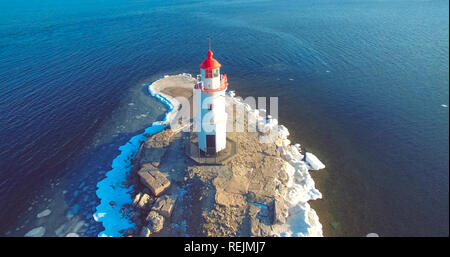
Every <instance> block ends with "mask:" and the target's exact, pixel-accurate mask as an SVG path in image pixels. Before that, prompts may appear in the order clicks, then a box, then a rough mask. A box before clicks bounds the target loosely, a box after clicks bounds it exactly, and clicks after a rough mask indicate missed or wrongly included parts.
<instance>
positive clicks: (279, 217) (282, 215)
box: [272, 198, 289, 224]
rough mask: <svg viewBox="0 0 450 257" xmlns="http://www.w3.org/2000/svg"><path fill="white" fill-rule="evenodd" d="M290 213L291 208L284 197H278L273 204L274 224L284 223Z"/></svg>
mask: <svg viewBox="0 0 450 257" xmlns="http://www.w3.org/2000/svg"><path fill="white" fill-rule="evenodd" d="M288 215H289V210H288V208H287V206H286V204H285V203H284V200H283V199H282V198H276V199H275V201H274V204H273V217H272V224H284V223H286V218H287V216H288Z"/></svg>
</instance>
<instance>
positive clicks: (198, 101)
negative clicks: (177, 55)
mask: <svg viewBox="0 0 450 257" xmlns="http://www.w3.org/2000/svg"><path fill="white" fill-rule="evenodd" d="M220 66H221V65H220V63H219V62H218V61H217V60H216V59H214V58H213V52H212V51H211V43H210V45H209V50H208V53H207V57H206V59H205V60H204V61H203V62H202V63H201V64H200V76H199V78H200V79H199V81H198V82H197V84H195V86H194V94H193V96H194V101H193V102H194V119H195V124H196V125H195V127H196V131H197V133H198V134H197V136H198V148H199V149H200V150H201V151H203V152H204V153H207V154H217V153H219V152H220V151H221V150H223V149H225V148H226V143H227V131H226V127H227V113H226V112H225V92H226V90H227V87H228V82H227V76H226V74H223V75H221V74H220Z"/></svg>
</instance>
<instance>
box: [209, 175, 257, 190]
mask: <svg viewBox="0 0 450 257" xmlns="http://www.w3.org/2000/svg"><path fill="white" fill-rule="evenodd" d="M249 183H250V182H249V181H248V179H247V177H245V176H232V177H231V178H228V177H217V178H215V179H214V180H213V184H214V186H215V187H216V188H217V189H221V190H224V191H226V192H228V193H239V194H246V193H247V192H248V187H249Z"/></svg>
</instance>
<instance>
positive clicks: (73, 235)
mask: <svg viewBox="0 0 450 257" xmlns="http://www.w3.org/2000/svg"><path fill="white" fill-rule="evenodd" d="M66 237H80V235H78V234H77V233H69V234H67V235H66Z"/></svg>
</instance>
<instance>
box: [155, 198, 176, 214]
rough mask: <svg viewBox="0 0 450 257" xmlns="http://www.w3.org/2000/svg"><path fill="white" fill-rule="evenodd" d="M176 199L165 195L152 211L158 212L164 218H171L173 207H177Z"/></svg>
mask: <svg viewBox="0 0 450 257" xmlns="http://www.w3.org/2000/svg"><path fill="white" fill-rule="evenodd" d="M175 201H176V199H175V198H174V197H172V196H168V195H164V196H162V197H160V198H159V199H158V200H157V201H156V203H155V205H154V206H153V208H152V210H153V211H156V212H158V213H159V214H161V215H162V216H164V217H166V218H169V217H170V215H171V214H172V210H173V207H174V205H175Z"/></svg>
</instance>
